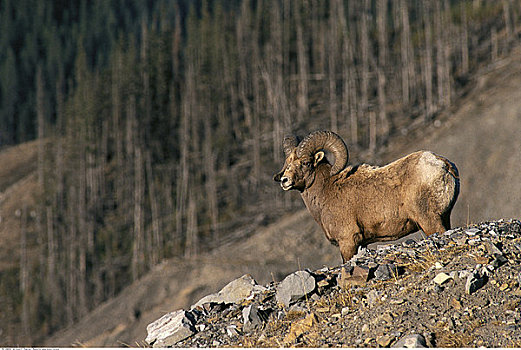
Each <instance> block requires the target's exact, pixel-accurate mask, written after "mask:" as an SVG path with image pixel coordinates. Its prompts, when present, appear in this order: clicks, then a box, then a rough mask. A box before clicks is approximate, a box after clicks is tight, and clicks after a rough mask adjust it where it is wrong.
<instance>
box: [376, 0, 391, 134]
mask: <svg viewBox="0 0 521 350" xmlns="http://www.w3.org/2000/svg"><path fill="white" fill-rule="evenodd" d="M386 19H387V0H378V1H377V3H376V26H377V31H378V69H377V76H378V85H377V94H378V119H379V120H380V126H381V132H382V137H383V138H384V139H387V137H388V135H389V120H388V119H387V113H386V93H385V85H386V79H385V67H386V66H387V42H388V39H387V30H386V28H387V21H386Z"/></svg>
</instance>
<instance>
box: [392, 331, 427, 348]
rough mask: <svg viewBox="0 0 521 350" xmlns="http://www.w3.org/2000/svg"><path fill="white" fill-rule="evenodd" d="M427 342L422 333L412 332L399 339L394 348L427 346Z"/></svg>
mask: <svg viewBox="0 0 521 350" xmlns="http://www.w3.org/2000/svg"><path fill="white" fill-rule="evenodd" d="M425 347H427V342H426V341H425V337H424V336H423V335H421V334H410V335H406V336H405V337H403V338H401V339H400V340H398V341H397V342H396V343H395V344H394V345H393V348H425Z"/></svg>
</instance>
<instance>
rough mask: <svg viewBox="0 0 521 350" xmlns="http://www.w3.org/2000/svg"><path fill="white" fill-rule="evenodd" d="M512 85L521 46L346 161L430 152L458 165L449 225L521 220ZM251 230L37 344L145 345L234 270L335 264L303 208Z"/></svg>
mask: <svg viewBox="0 0 521 350" xmlns="http://www.w3.org/2000/svg"><path fill="white" fill-rule="evenodd" d="M519 86H521V52H520V50H519V49H516V50H514V51H513V53H512V55H510V56H509V57H506V58H504V59H502V60H500V61H498V62H497V63H496V64H494V65H493V66H489V67H487V68H486V69H484V70H483V71H481V72H479V74H478V75H477V76H475V77H472V78H471V83H470V84H469V89H468V90H467V91H466V92H465V93H464V94H463V95H462V96H460V97H459V98H458V101H456V102H455V103H454V107H453V108H451V109H450V110H448V111H446V112H444V113H442V114H440V115H437V116H436V120H435V121H434V123H432V125H428V126H420V125H409V126H407V128H405V127H404V128H403V130H402V131H401V133H402V136H400V137H397V138H394V139H393V140H392V142H390V144H389V145H388V150H387V151H386V152H384V153H382V154H378V155H377V156H376V158H375V159H371V158H370V157H369V156H368V155H366V154H352V158H353V161H357V160H361V161H364V162H374V163H376V164H384V163H385V162H388V161H391V160H393V159H396V158H397V157H399V156H402V155H403V154H405V153H407V152H409V151H414V150H418V149H430V150H432V151H434V152H437V153H439V154H442V155H445V156H447V157H448V158H449V159H451V160H452V161H454V162H455V163H456V164H457V165H458V168H459V170H460V175H461V179H462V189H461V193H460V197H459V199H458V201H457V203H456V206H455V208H454V211H453V216H452V218H453V226H460V227H463V226H466V224H467V223H475V222H479V221H486V220H489V221H490V220H497V219H500V218H502V217H506V218H509V217H515V218H520V217H521V209H520V208H521V197H520V196H519V195H518V192H519V191H518V190H516V188H517V187H518V184H520V183H521V152H520V151H519V150H520V149H521V138H519V135H520V134H521V119H520V114H519V111H521V90H520V89H519V88H518V87H519ZM276 170H278V169H273V172H275V171H276ZM274 186H275V184H274ZM515 186H517V187H515ZM252 224H253V220H252ZM254 231H255V233H254V234H252V235H251V236H250V237H248V238H241V239H239V240H237V241H234V242H230V243H229V244H227V245H224V246H223V247H221V248H219V249H216V250H214V251H212V252H211V253H204V254H201V255H200V256H198V257H196V258H192V259H186V260H180V259H173V260H168V261H165V262H164V263H163V264H161V265H159V266H157V267H156V268H154V269H153V271H151V272H150V273H149V274H147V275H146V276H144V277H143V278H141V279H139V280H138V281H136V282H135V283H133V284H132V285H130V286H129V287H128V288H126V289H125V290H124V291H123V292H122V293H121V294H120V295H118V296H117V297H116V298H114V299H112V300H109V301H107V302H106V303H104V304H103V305H101V306H100V307H99V308H97V309H96V310H94V311H92V312H91V313H89V314H88V315H87V316H86V317H85V318H83V319H82V320H80V321H79V322H78V323H77V324H75V325H74V326H72V327H70V328H68V329H64V330H61V331H60V332H58V333H56V334H54V335H53V336H52V337H51V338H49V339H47V340H46V341H45V344H46V345H48V346H70V345H72V344H82V345H87V346H118V345H122V344H130V345H135V344H136V342H138V343H139V342H143V340H144V339H145V337H146V335H147V333H146V326H147V324H149V323H150V322H152V321H153V320H155V319H157V318H159V317H161V316H162V315H163V314H165V313H166V312H169V311H172V310H176V309H187V308H189V307H190V305H192V304H193V303H195V301H197V300H199V299H200V298H202V297H203V296H205V295H207V294H209V293H212V292H214V291H215V290H218V289H219V288H221V287H222V286H224V285H225V284H226V283H227V282H229V281H231V280H233V279H235V278H237V277H239V276H241V275H244V274H251V276H253V277H254V278H255V280H257V282H259V283H261V284H263V285H264V284H267V283H268V282H270V281H281V280H282V279H283V278H284V277H285V276H286V275H288V274H290V273H292V272H293V271H297V270H302V269H305V268H309V269H311V270H315V269H319V268H321V267H322V266H336V265H337V264H339V263H340V261H341V260H340V255H339V253H338V248H335V247H333V246H331V245H329V244H328V242H327V240H326V239H325V238H324V237H323V233H322V232H321V231H320V228H319V227H318V226H317V225H316V223H314V222H313V219H312V218H311V216H310V215H309V214H308V213H307V211H305V210H303V211H298V212H296V213H295V214H293V215H291V216H288V217H282V218H281V220H280V221H279V222H277V223H275V224H273V225H270V226H267V227H265V228H263V229H255V230H254ZM490 286H491V284H487V286H486V287H485V288H489V287H490ZM449 302H450V301H449ZM465 307H469V305H467V306H465ZM317 317H318V316H317ZM445 317H446V316H445ZM465 317H466V316H465ZM464 319H466V318H464ZM462 322H463V321H462ZM367 334H372V333H367ZM360 336H362V335H360ZM368 336H369V335H367V336H366V337H368ZM363 341H365V338H364V339H363ZM437 344H438V343H437Z"/></svg>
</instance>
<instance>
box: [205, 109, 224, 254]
mask: <svg viewBox="0 0 521 350" xmlns="http://www.w3.org/2000/svg"><path fill="white" fill-rule="evenodd" d="M218 113H222V114H224V106H223V105H222V104H220V106H219V111H218ZM203 123H204V134H205V137H204V145H203V158H204V161H203V162H204V168H205V169H204V171H205V175H206V181H205V187H206V195H207V203H208V216H209V217H210V223H211V228H212V238H213V241H214V243H215V244H217V243H218V236H219V232H218V225H217V224H218V218H219V212H218V210H219V208H218V200H217V180H216V177H217V175H216V173H215V161H216V159H215V154H214V152H213V150H212V146H213V145H212V142H213V138H212V130H211V125H210V119H209V118H205V119H204V122H203Z"/></svg>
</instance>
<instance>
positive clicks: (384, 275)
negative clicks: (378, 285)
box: [374, 264, 398, 281]
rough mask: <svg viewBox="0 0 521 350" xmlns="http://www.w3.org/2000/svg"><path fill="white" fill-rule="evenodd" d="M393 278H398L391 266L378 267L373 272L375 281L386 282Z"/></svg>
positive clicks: (394, 267)
mask: <svg viewBox="0 0 521 350" xmlns="http://www.w3.org/2000/svg"><path fill="white" fill-rule="evenodd" d="M395 276H398V270H397V268H396V266H395V265H393V264H384V265H380V266H378V268H377V269H376V271H375V272H374V277H375V279H376V280H377V281H386V280H388V279H391V278H393V277H395Z"/></svg>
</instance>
